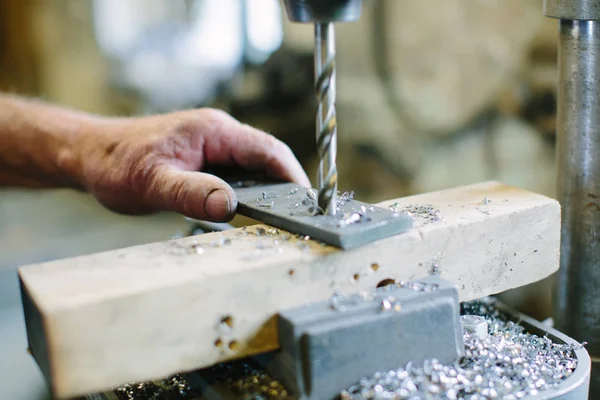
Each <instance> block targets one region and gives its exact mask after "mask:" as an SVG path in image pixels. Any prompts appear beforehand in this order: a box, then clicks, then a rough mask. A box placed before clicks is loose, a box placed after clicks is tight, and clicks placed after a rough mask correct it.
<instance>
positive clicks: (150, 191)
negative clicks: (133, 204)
mask: <svg viewBox="0 0 600 400" xmlns="http://www.w3.org/2000/svg"><path fill="white" fill-rule="evenodd" d="M145 202H146V203H147V204H148V205H149V206H151V207H153V208H157V209H162V210H169V211H176V212H178V213H181V214H183V215H185V216H186V217H189V218H194V219H200V220H205V221H213V222H226V221H229V220H231V219H232V218H233V217H234V215H235V210H236V208H237V198H236V196H235V192H234V191H233V189H232V188H231V187H230V186H229V185H228V184H227V183H225V181H223V180H222V179H219V178H217V177H216V176H214V175H210V174H205V173H202V172H194V171H184V170H180V169H177V168H175V167H173V166H169V165H164V166H160V167H158V168H157V170H156V171H155V175H154V177H153V179H152V181H151V182H150V185H149V187H148V188H146V191H145Z"/></svg>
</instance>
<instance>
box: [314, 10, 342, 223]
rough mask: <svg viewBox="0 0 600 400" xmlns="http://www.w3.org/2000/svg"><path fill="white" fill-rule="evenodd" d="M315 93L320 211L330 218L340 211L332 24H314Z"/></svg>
mask: <svg viewBox="0 0 600 400" xmlns="http://www.w3.org/2000/svg"><path fill="white" fill-rule="evenodd" d="M315 82H316V85H315V91H316V96H317V101H318V108H317V121H316V127H317V153H318V156H319V170H318V175H317V178H318V188H319V198H318V203H319V208H320V209H321V210H322V211H323V212H325V213H326V214H328V215H335V213H336V209H337V201H336V197H337V196H336V195H337V187H338V174H337V167H336V154H337V121H336V111H335V32H334V28H333V23H331V22H329V23H318V24H315Z"/></svg>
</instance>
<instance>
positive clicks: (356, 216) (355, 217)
mask: <svg viewBox="0 0 600 400" xmlns="http://www.w3.org/2000/svg"><path fill="white" fill-rule="evenodd" d="M362 220H363V215H362V214H361V213H357V212H354V213H345V214H343V215H342V218H341V220H339V221H338V223H337V226H338V227H340V228H343V227H345V226H348V225H352V224H357V223H360V222H362Z"/></svg>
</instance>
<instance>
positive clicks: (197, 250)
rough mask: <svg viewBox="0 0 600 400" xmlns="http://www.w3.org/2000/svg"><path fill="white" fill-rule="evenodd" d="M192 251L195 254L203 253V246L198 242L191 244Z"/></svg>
mask: <svg viewBox="0 0 600 400" xmlns="http://www.w3.org/2000/svg"><path fill="white" fill-rule="evenodd" d="M192 252H193V253H195V254H204V247H203V246H202V245H200V244H198V243H196V244H193V245H192Z"/></svg>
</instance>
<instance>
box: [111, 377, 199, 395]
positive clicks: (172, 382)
mask: <svg viewBox="0 0 600 400" xmlns="http://www.w3.org/2000/svg"><path fill="white" fill-rule="evenodd" d="M113 394H114V396H116V398H117V399H119V400H137V399H182V400H183V399H196V398H198V396H200V393H199V392H198V391H196V390H194V389H193V388H192V386H191V385H190V384H189V382H188V381H187V379H185V378H184V377H183V376H181V375H174V376H171V377H169V378H166V379H163V380H158V381H153V382H144V383H130V384H127V385H123V386H121V387H119V388H117V389H115V390H114V391H113Z"/></svg>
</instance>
